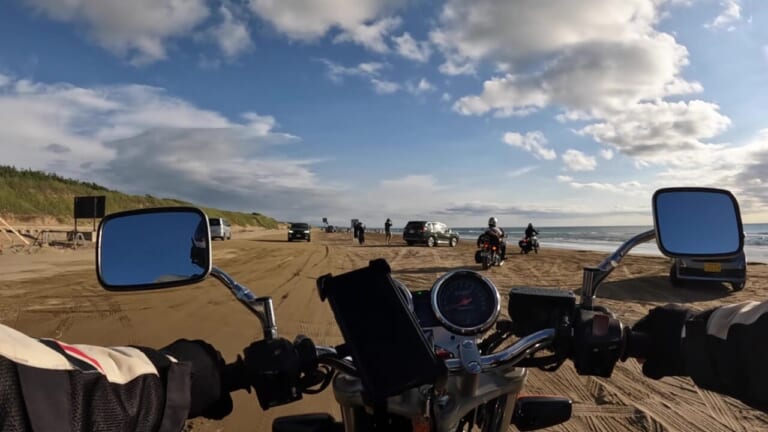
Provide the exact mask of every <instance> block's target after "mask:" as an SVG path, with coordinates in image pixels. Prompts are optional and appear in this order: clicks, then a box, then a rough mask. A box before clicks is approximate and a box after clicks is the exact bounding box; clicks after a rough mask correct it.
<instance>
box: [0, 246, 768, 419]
mask: <svg viewBox="0 0 768 432" xmlns="http://www.w3.org/2000/svg"><path fill="white" fill-rule="evenodd" d="M312 239H313V241H312V242H311V243H303V242H295V243H288V242H286V241H285V233H284V232H283V231H279V232H276V231H254V232H249V233H239V235H236V236H235V238H234V239H233V240H232V241H226V242H221V241H217V242H214V262H215V263H216V265H218V266H219V267H220V268H222V269H223V270H225V271H227V272H229V273H230V274H231V275H232V276H233V277H235V278H236V279H237V280H238V281H239V282H241V283H243V284H244V285H246V286H248V287H250V288H251V289H252V290H253V291H254V292H255V293H257V294H259V295H271V296H272V297H273V299H274V302H275V309H276V314H277V320H278V328H279V331H280V333H281V335H282V336H284V337H287V338H291V339H292V338H293V337H294V336H295V335H297V334H305V335H307V336H309V337H311V338H313V339H314V341H315V342H316V343H318V344H324V345H332V344H338V343H340V342H341V338H340V334H339V331H338V329H337V327H336V324H335V322H334V320H333V317H332V314H331V311H330V308H329V306H328V305H327V304H326V303H322V302H321V301H320V299H319V297H318V295H317V293H316V289H315V279H316V278H317V277H318V276H320V275H322V274H325V273H329V272H330V273H334V274H338V273H342V272H345V271H348V270H352V269H355V268H359V267H362V266H365V265H367V263H368V261H369V260H371V259H374V258H386V259H387V260H388V261H389V263H390V265H391V266H392V268H393V271H394V275H395V277H397V278H398V279H400V280H401V281H403V282H404V283H405V284H406V285H407V286H408V287H409V288H411V289H414V290H417V289H428V288H429V287H430V286H431V285H432V283H433V282H434V281H435V279H436V278H437V277H438V276H440V275H442V274H443V273H445V272H447V271H450V270H454V269H457V268H470V269H478V268H479V266H478V265H476V264H474V261H473V253H474V240H473V239H469V240H467V239H465V240H463V241H462V242H460V244H459V246H458V247H456V248H448V247H439V248H426V247H407V246H405V245H404V244H403V243H402V241H401V240H400V239H399V238H397V237H396V238H395V242H394V243H395V244H393V245H392V246H386V245H384V244H383V243H384V242H383V236H380V235H369V236H367V240H368V243H367V244H366V245H365V246H364V247H361V246H359V245H357V244H355V243H353V242H352V239H351V235H350V234H347V233H333V234H326V233H320V232H317V233H315V234H313V237H312ZM513 246H514V245H510V249H509V250H510V252H511V253H510V254H509V259H508V261H507V263H506V264H505V265H504V266H503V267H500V268H493V269H491V270H490V271H488V272H486V273H485V274H486V275H487V276H489V278H490V279H491V280H492V281H493V282H494V283H495V284H496V286H497V287H498V288H499V291H500V292H501V295H502V299H503V300H502V311H504V314H506V297H507V292H508V291H509V289H510V288H511V287H513V286H519V285H532V286H541V287H548V288H551V289H561V290H572V291H576V292H578V290H579V288H580V284H581V269H582V267H583V266H585V265H596V264H597V263H599V262H600V261H601V260H602V258H603V257H604V256H605V254H604V253H601V252H589V251H579V250H564V249H563V250H558V249H547V248H545V249H542V250H541V251H540V253H539V254H537V255H533V254H531V255H518V254H516V253H514V252H515V248H514V247H513ZM93 261H94V251H93V249H92V248H85V249H80V250H77V251H71V250H66V251H63V250H55V249H52V248H45V249H43V250H41V251H39V252H37V253H35V254H29V255H27V254H5V255H0V321H2V323H3V324H6V325H9V326H12V327H14V328H17V329H19V330H21V331H23V332H26V333H27V334H29V335H32V336H36V337H55V338H60V339H62V340H64V341H67V342H72V343H92V344H105V345H125V344H137V345H146V346H153V347H159V346H162V345H164V344H167V343H169V342H171V341H173V340H174V339H176V338H180V337H186V338H202V339H205V340H207V341H209V342H211V343H213V344H214V345H215V346H216V347H217V348H218V349H219V350H221V351H222V353H223V355H224V357H225V358H226V359H227V360H229V361H231V360H233V359H234V358H235V356H236V355H237V354H238V353H240V352H241V350H242V348H243V347H245V346H247V345H248V344H249V343H250V342H252V341H253V340H254V339H256V338H259V337H260V334H261V330H260V327H259V323H258V321H257V320H256V319H255V317H253V316H252V315H251V314H250V313H249V312H248V311H247V310H246V309H245V308H244V307H243V306H241V305H240V304H239V303H237V301H236V300H235V299H234V298H233V297H232V296H231V295H230V294H229V293H228V292H227V290H226V289H225V288H224V287H223V286H221V285H220V284H218V283H217V282H216V281H213V280H208V281H206V282H203V283H201V284H198V285H194V286H189V287H184V288H176V289H170V290H165V291H154V292H138V293H110V292H106V291H104V290H103V289H102V288H101V287H100V286H99V285H98V283H97V282H96V276H95V271H94V269H93ZM668 271H669V261H668V259H666V258H663V257H652V256H630V257H628V258H627V259H625V261H624V263H623V265H622V266H621V267H619V268H618V269H617V270H616V271H614V273H613V274H612V275H611V276H610V277H609V278H608V280H607V281H606V283H605V284H604V285H603V287H602V289H601V290H600V291H599V292H598V296H599V297H600V298H602V300H601V303H602V304H604V305H606V306H608V307H609V308H611V309H612V310H613V311H614V312H616V313H617V315H618V316H619V317H620V318H621V319H622V320H623V321H624V322H626V323H632V322H634V321H635V320H637V319H639V318H640V317H641V316H642V315H644V314H645V313H646V312H647V310H648V309H649V308H651V307H653V306H656V305H662V304H666V303H669V302H677V303H685V304H688V305H691V306H693V307H696V308H699V309H704V308H708V307H713V306H717V305H720V304H723V303H734V302H739V301H745V300H762V299H765V298H766V295H768V266H766V265H750V266H749V269H748V278H749V279H748V282H747V286H746V288H745V289H744V290H743V291H741V292H738V293H732V292H731V291H730V289H729V288H728V287H726V286H723V285H719V284H715V285H692V286H690V287H685V288H673V287H672V286H671V285H670V284H669V281H668V278H667V275H668ZM526 392H527V393H529V394H536V393H544V394H560V395H564V396H567V397H570V398H571V399H572V400H573V401H574V416H573V418H572V419H571V421H569V422H567V423H566V424H564V425H560V426H557V427H554V428H552V429H550V430H555V431H702V432H704V431H706V432H712V431H760V430H767V431H768V415H766V414H762V413H760V412H758V411H755V410H752V409H749V408H748V407H746V406H744V405H743V404H741V403H740V402H738V401H735V400H733V399H730V398H727V397H722V396H719V395H717V394H714V393H710V392H707V391H704V390H699V389H697V388H696V387H695V386H694V385H693V384H692V382H691V381H690V380H689V379H685V378H665V379H663V380H661V381H652V380H648V379H646V378H644V377H643V376H642V374H641V372H640V367H639V365H638V364H637V363H636V362H635V361H633V360H630V361H628V362H626V363H620V364H619V365H618V366H617V368H616V370H615V372H614V375H613V377H612V378H610V379H603V378H591V377H590V378H588V377H580V376H578V375H576V374H575V372H574V370H573V367H572V366H571V365H570V363H566V364H565V365H564V366H563V367H562V368H561V369H560V370H558V371H557V372H555V373H545V372H541V371H538V370H533V371H532V372H531V374H530V379H529V382H528V384H527V387H526ZM234 399H235V411H234V413H233V414H232V415H231V416H229V418H227V419H225V420H223V421H220V422H214V421H205V420H197V421H193V422H190V425H189V426H190V427H189V430H193V431H222V430H224V431H249V430H252V431H268V430H270V428H271V422H272V419H273V418H275V417H278V416H282V415H289V414H297V413H309V412H321V411H326V412H331V413H332V414H334V415H336V416H337V417H338V409H337V408H336V406H335V402H334V400H333V394H332V392H331V391H330V390H327V391H326V392H324V393H323V394H320V395H317V396H308V397H305V399H304V400H303V401H301V402H298V403H295V404H293V405H289V406H284V407H279V408H276V409H272V410H269V411H268V412H263V411H262V410H261V409H260V408H259V406H258V403H257V401H256V398H255V396H254V395H253V394H247V393H245V392H239V393H237V394H236V395H235V397H234Z"/></svg>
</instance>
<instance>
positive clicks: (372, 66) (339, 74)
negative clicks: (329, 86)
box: [319, 59, 386, 82]
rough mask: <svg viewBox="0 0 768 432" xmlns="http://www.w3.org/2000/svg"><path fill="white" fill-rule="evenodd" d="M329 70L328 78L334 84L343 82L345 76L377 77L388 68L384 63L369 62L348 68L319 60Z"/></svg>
mask: <svg viewBox="0 0 768 432" xmlns="http://www.w3.org/2000/svg"><path fill="white" fill-rule="evenodd" d="M319 61H320V62H322V63H323V64H324V65H325V66H326V67H327V68H328V78H330V79H331V81H334V82H341V81H343V79H344V77H345V76H358V77H368V78H370V77H376V76H379V73H380V72H381V70H382V69H384V67H385V66H386V65H385V64H384V63H379V62H367V63H360V64H358V65H357V66H353V67H347V66H343V65H341V64H339V63H336V62H334V61H331V60H328V59H319Z"/></svg>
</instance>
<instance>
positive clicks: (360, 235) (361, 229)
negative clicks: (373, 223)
mask: <svg viewBox="0 0 768 432" xmlns="http://www.w3.org/2000/svg"><path fill="white" fill-rule="evenodd" d="M357 241H358V242H359V243H360V246H362V245H364V244H365V224H364V223H363V221H359V222H358V223H357Z"/></svg>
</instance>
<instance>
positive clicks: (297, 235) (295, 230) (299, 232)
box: [288, 223, 311, 241]
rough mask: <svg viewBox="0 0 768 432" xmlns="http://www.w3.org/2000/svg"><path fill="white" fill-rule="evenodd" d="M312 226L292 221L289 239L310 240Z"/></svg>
mask: <svg viewBox="0 0 768 432" xmlns="http://www.w3.org/2000/svg"><path fill="white" fill-rule="evenodd" d="M310 231H311V230H310V226H309V224H307V223H292V224H291V226H289V227H288V241H294V240H306V241H310Z"/></svg>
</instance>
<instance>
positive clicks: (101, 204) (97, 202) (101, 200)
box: [75, 196, 107, 219]
mask: <svg viewBox="0 0 768 432" xmlns="http://www.w3.org/2000/svg"><path fill="white" fill-rule="evenodd" d="M106 201H107V197H105V196H82V197H75V219H88V218H92V219H99V218H103V217H104V212H105V210H106Z"/></svg>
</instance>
